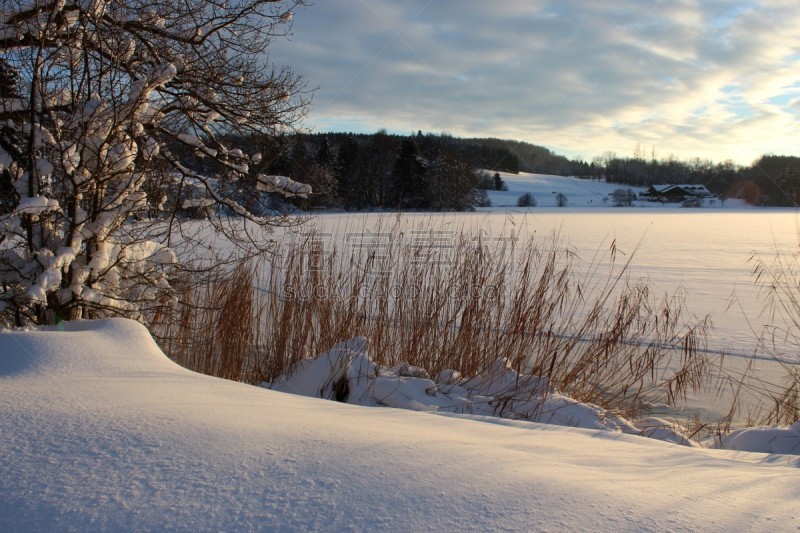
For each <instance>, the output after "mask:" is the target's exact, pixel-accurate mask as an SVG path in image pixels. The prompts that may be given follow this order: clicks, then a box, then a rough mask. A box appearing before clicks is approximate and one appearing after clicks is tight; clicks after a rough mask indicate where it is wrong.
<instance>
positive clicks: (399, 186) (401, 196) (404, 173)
mask: <svg viewBox="0 0 800 533" xmlns="http://www.w3.org/2000/svg"><path fill="white" fill-rule="evenodd" d="M391 190H392V195H391V198H392V203H393V204H394V205H395V206H397V207H398V208H411V209H420V208H424V207H426V204H427V199H426V196H427V184H426V181H425V164H424V163H423V161H422V158H421V157H420V154H419V149H418V148H417V143H416V142H415V141H414V139H412V138H408V139H405V140H404V141H403V144H402V145H400V152H399V154H398V155H397V159H396V161H395V164H394V170H393V171H392V187H391Z"/></svg>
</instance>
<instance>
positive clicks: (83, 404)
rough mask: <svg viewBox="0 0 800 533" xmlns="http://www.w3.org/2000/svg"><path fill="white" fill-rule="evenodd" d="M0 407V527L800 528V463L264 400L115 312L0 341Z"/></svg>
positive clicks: (272, 396)
mask: <svg viewBox="0 0 800 533" xmlns="http://www.w3.org/2000/svg"><path fill="white" fill-rule="evenodd" d="M0 413H1V414H2V416H0V531H25V530H48V531H51V530H119V529H124V530H131V529H133V530H169V529H175V530H192V531H196V530H222V529H224V530H279V529H280V530H393V531H408V530H436V529H444V530H450V531H455V530H482V531H486V530H496V529H516V530H572V531H575V530H606V531H643V530H656V531H664V530H674V531H689V530H715V531H747V530H768V529H769V530H784V531H786V530H795V529H797V528H798V527H800V509H799V508H798V506H797V501H798V500H799V499H800V484H798V467H800V459H798V457H797V456H789V455H768V454H758V453H744V452H733V451H728V450H706V449H698V448H686V447H682V446H677V445H673V444H667V443H664V442H660V441H656V440H651V439H645V438H642V437H637V436H633V435H625V434H622V433H619V432H611V431H597V430H586V429H576V428H565V427H559V426H548V425H543V424H536V423H530V422H515V421H505V420H498V419H489V418H485V417H465V416H454V415H448V416H442V415H435V414H430V413H418V412H412V411H407V410H400V409H388V408H380V407H369V408H368V407H359V406H352V405H345V404H339V403H335V402H331V401H324V400H319V399H313V398H304V397H300V396H294V395H289V394H284V393H279V392H275V391H270V390H265V389H262V388H258V387H251V386H247V385H241V384H237V383H233V382H226V381H222V380H218V379H214V378H210V377H206V376H201V375H198V374H194V373H191V372H189V371H186V370H183V369H181V368H179V367H178V366H176V365H175V364H173V363H171V362H170V361H169V360H168V359H167V358H166V357H165V356H164V355H163V354H162V353H161V352H160V351H159V350H158V348H157V347H156V346H155V344H154V343H153V341H152V340H151V338H150V337H149V335H148V334H147V332H146V330H144V328H143V327H141V326H139V325H137V324H135V323H133V322H130V321H126V320H119V319H118V320H107V321H101V322H83V323H80V322H79V323H73V324H70V325H68V326H67V327H66V329H65V330H62V331H55V330H52V331H37V332H13V333H11V332H5V333H1V334H0ZM486 422H495V423H486ZM766 433H768V435H769V436H768V437H767V439H766V440H770V439H774V438H775V437H776V436H777V435H778V434H777V433H775V432H774V430H770V431H768V432H766ZM751 437H752V434H751ZM763 441H764V439H762V442H763Z"/></svg>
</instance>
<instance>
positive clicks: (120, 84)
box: [0, 0, 310, 324]
mask: <svg viewBox="0 0 800 533" xmlns="http://www.w3.org/2000/svg"><path fill="white" fill-rule="evenodd" d="M303 3H304V1H303V0H293V1H279V0H224V1H223V0H4V1H3V4H2V8H0V54H2V56H1V57H0V74H1V75H0V79H1V80H2V87H3V90H2V93H0V173H2V176H3V179H2V183H4V184H5V186H6V188H5V189H4V190H3V194H4V195H6V196H10V198H4V205H5V204H7V207H6V208H5V209H3V210H2V211H0V282H2V285H1V286H0V312H2V315H3V318H4V319H5V320H6V321H7V322H14V323H16V324H25V323H31V322H33V323H52V322H53V321H56V320H58V319H70V318H78V317H91V316H102V315H104V314H110V313H129V314H136V313H137V312H139V311H140V309H141V307H142V305H143V304H144V303H146V302H148V301H153V300H154V299H156V298H159V297H161V296H163V295H164V294H165V293H168V291H169V274H170V270H171V269H172V268H174V267H175V266H177V263H179V260H178V258H177V257H176V253H175V252H174V251H173V250H172V249H171V244H172V242H173V240H172V234H173V233H174V232H175V231H177V230H179V229H180V217H179V216H178V211H179V209H181V208H182V207H185V206H189V207H192V206H195V207H196V206H197V205H200V204H202V205H203V206H207V207H208V208H209V209H210V210H211V211H213V212H215V213H217V214H218V215H223V214H224V215H232V216H235V217H236V218H237V219H238V220H239V222H240V223H239V224H238V226H237V224H232V223H228V224H225V223H224V222H225V219H224V218H220V219H218V220H217V222H218V224H219V227H220V228H232V227H239V228H244V229H245V230H247V229H249V228H253V227H262V228H263V227H267V226H269V225H270V224H273V223H275V219H274V218H272V217H265V216H263V215H260V214H256V213H254V212H253V211H251V210H249V209H247V208H245V207H244V206H243V205H242V203H241V202H239V201H237V199H238V198H241V196H242V190H251V191H253V193H252V194H260V193H259V192H258V191H263V192H273V193H274V192H277V193H281V194H284V195H287V196H290V195H300V196H303V195H307V194H308V193H309V192H310V188H309V187H308V186H306V185H302V184H300V183H298V182H295V181H293V180H291V179H289V178H286V177H284V176H263V175H254V173H253V172H251V170H250V169H251V165H253V164H254V163H257V162H258V160H259V155H258V154H249V153H245V151H243V150H242V149H241V148H239V147H236V146H231V145H229V143H227V142H226V141H225V139H231V138H242V136H243V135H244V134H248V133H249V134H252V133H261V134H264V133H270V132H271V133H274V132H280V131H284V130H286V129H289V128H291V127H292V125H293V124H296V122H297V121H298V120H299V119H300V118H301V117H302V115H303V113H304V112H305V109H306V105H307V103H308V98H307V91H305V88H304V83H303V81H302V79H300V78H299V77H297V76H295V75H294V74H293V73H292V72H291V71H290V70H289V69H287V68H277V67H273V66H271V64H270V63H268V60H267V56H266V54H265V52H266V50H267V48H268V46H269V44H270V42H271V40H272V39H273V38H275V37H278V36H281V35H283V34H285V32H287V31H288V29H289V28H290V20H291V17H292V11H293V10H294V9H296V8H297V7H298V6H299V5H302V4H303ZM176 147H177V148H176ZM180 147H182V149H183V150H182V151H183V152H188V153H190V154H192V155H193V156H194V157H195V158H203V160H205V161H207V162H208V163H209V164H208V165H207V166H206V165H202V166H197V165H187V164H185V160H183V161H182V160H181V159H180V158H179V157H178V155H177V152H178V148H180ZM205 167H207V168H209V169H213V170H209V171H208V172H204V171H198V170H197V169H198V168H205ZM195 204H196V205H195ZM228 222H230V220H228ZM248 235H249V233H248ZM232 237H233V238H234V240H236V239H237V238H238V237H241V234H239V235H234V236H232Z"/></svg>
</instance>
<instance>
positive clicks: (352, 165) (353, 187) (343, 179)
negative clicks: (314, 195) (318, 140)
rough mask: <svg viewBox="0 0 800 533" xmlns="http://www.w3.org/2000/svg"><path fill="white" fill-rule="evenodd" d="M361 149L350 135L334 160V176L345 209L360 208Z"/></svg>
mask: <svg viewBox="0 0 800 533" xmlns="http://www.w3.org/2000/svg"><path fill="white" fill-rule="evenodd" d="M359 156H360V150H359V146H358V141H357V140H356V138H355V137H354V136H352V135H350V136H348V137H347V138H346V139H345V141H344V143H342V145H341V146H340V147H339V152H338V153H337V155H336V160H335V162H334V176H335V177H336V183H337V185H338V189H339V198H340V200H341V203H342V206H343V207H344V208H345V209H360V208H362V207H365V206H363V205H360V204H361V202H360V200H359V196H360V195H359V191H358V190H357V186H358V181H359V179H358V173H359V159H360V157H359Z"/></svg>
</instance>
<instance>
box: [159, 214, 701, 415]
mask: <svg viewBox="0 0 800 533" xmlns="http://www.w3.org/2000/svg"><path fill="white" fill-rule="evenodd" d="M375 235H376V233H364V234H362V235H361V236H360V237H358V236H356V237H355V238H351V239H350V241H349V242H347V243H341V242H340V243H335V242H332V241H329V240H326V239H325V238H320V236H319V235H315V234H306V235H304V236H303V238H302V239H300V240H298V241H296V242H294V243H292V244H290V245H287V246H285V247H284V249H283V250H282V251H281V253H279V254H276V256H274V257H273V258H272V261H271V262H269V263H264V264H254V263H247V264H241V265H240V266H239V267H238V268H237V269H235V270H233V271H231V272H228V273H218V274H216V275H214V276H211V277H209V278H208V279H207V282H206V283H205V285H204V286H201V287H200V288H199V289H200V290H198V289H197V288H189V287H187V289H186V290H184V291H183V292H182V294H181V298H180V300H181V303H180V304H179V305H178V306H177V308H174V310H173V311H172V312H166V311H165V312H162V313H159V314H157V316H154V317H153V318H152V320H151V323H150V327H151V330H152V331H153V332H154V335H155V336H156V337H157V339H159V341H160V343H161V345H162V347H163V348H164V350H165V351H166V352H167V353H168V354H170V356H171V357H173V358H174V359H175V360H176V361H178V362H179V363H181V364H183V365H185V366H187V367H189V368H192V369H194V370H198V371H201V372H205V373H209V374H212V375H217V376H221V377H226V378H230V379H237V380H241V381H246V382H251V383H257V382H260V381H264V380H266V381H273V380H275V379H277V378H278V377H280V376H281V375H283V374H284V373H286V372H290V371H291V369H292V367H293V365H294V364H295V363H296V362H297V361H298V360H300V358H302V357H304V356H314V355H316V354H318V353H321V352H323V351H325V350H327V349H328V348H330V347H331V346H332V345H333V344H335V343H337V342H341V341H344V340H347V339H350V338H352V337H355V336H366V337H368V338H369V339H370V356H371V357H372V358H373V359H375V360H376V362H377V363H379V364H381V365H386V366H393V365H395V364H397V363H399V362H401V361H405V362H407V363H409V364H411V365H414V366H419V367H423V368H425V369H427V370H428V372H429V373H430V374H431V375H435V374H437V373H438V372H440V371H442V370H445V369H453V370H458V371H459V372H461V374H462V375H464V376H471V375H474V374H477V373H478V372H480V370H481V369H482V368H484V367H485V366H486V365H488V364H489V363H491V362H492V361H494V360H495V359H497V358H498V357H505V358H507V359H508V361H509V362H510V364H511V365H512V367H513V368H514V369H515V370H517V371H518V372H520V373H523V374H534V375H539V376H544V377H546V378H547V379H548V380H549V381H550V383H551V384H552V385H553V386H555V387H556V388H557V389H559V390H560V391H562V392H565V393H567V394H569V395H570V396H572V397H574V398H576V399H578V400H581V401H588V402H592V403H595V404H598V405H602V406H604V407H606V408H609V409H613V410H615V411H617V412H620V413H623V414H626V415H629V416H630V415H634V414H636V413H638V412H640V411H641V410H642V409H643V408H645V407H646V406H647V405H650V404H653V403H674V402H676V401H678V400H679V399H680V398H681V397H682V396H683V395H684V394H686V392H687V391H689V390H695V389H698V388H701V387H703V386H707V385H708V383H709V380H708V379H707V377H708V376H709V374H710V372H709V366H710V362H709V360H708V358H707V357H706V356H705V355H704V353H703V351H702V350H701V348H702V347H703V345H704V342H705V336H706V332H707V328H708V326H709V324H708V322H707V321H706V320H695V319H692V318H691V317H687V316H686V314H685V309H684V305H683V301H682V299H681V297H680V295H667V296H663V297H656V296H655V295H653V294H651V293H650V290H649V288H648V286H647V285H646V284H645V283H642V282H631V281H630V280H628V278H627V272H628V266H629V264H628V263H621V264H617V262H616V249H615V247H614V244H613V243H612V244H611V246H610V247H609V248H608V249H606V250H602V251H601V253H599V254H598V256H597V257H595V258H594V260H593V261H592V266H591V267H590V268H588V269H585V270H581V271H579V270H577V269H576V268H575V256H574V254H573V253H572V252H571V251H570V250H569V249H568V248H567V247H564V246H563V243H562V242H561V241H560V239H559V238H558V237H557V236H553V237H551V238H548V239H541V240H534V239H533V238H531V239H527V240H525V241H518V240H516V239H499V240H498V239H486V238H485V235H482V234H481V233H479V232H454V233H452V234H447V235H443V234H442V232H439V231H437V230H433V229H431V230H429V234H428V235H427V236H426V234H425V232H420V231H417V232H414V235H413V238H410V236H409V235H408V234H407V233H403V231H402V230H401V228H399V227H393V228H390V229H389V231H386V232H380V233H379V235H381V239H380V242H377V241H376V239H375ZM351 237H352V235H351Z"/></svg>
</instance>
